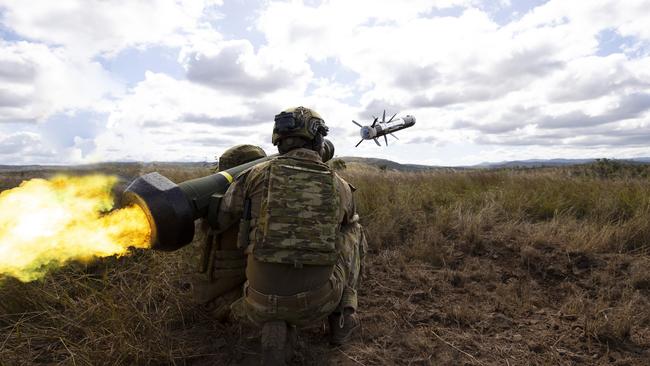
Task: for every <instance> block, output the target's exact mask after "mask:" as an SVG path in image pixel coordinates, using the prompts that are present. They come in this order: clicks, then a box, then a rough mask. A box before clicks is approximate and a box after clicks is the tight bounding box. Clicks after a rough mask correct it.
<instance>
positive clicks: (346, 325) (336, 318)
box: [327, 309, 361, 346]
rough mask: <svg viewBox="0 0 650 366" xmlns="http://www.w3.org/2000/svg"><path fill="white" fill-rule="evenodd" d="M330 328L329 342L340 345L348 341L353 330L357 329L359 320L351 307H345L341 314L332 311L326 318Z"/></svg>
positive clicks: (359, 324)
mask: <svg viewBox="0 0 650 366" xmlns="http://www.w3.org/2000/svg"><path fill="white" fill-rule="evenodd" d="M327 320H328V322H329V329H330V344H331V345H333V346H341V345H343V344H345V343H347V342H349V341H350V338H352V335H353V334H354V331H355V330H357V329H359V327H360V326H361V322H360V321H359V318H358V317H357V314H355V312H354V310H352V309H345V310H344V311H343V314H341V313H332V314H330V315H329V317H328V318H327Z"/></svg>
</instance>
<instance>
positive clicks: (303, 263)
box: [219, 148, 365, 327]
mask: <svg viewBox="0 0 650 366" xmlns="http://www.w3.org/2000/svg"><path fill="white" fill-rule="evenodd" d="M283 159H284V160H283ZM278 163H279V164H280V165H282V166H293V165H296V164H301V163H305V164H312V165H311V166H313V167H321V168H322V169H323V172H327V173H328V174H330V175H331V176H332V177H333V184H332V187H333V191H332V192H331V201H332V202H331V203H332V204H330V205H329V206H328V207H332V208H333V210H334V212H333V213H332V217H333V218H334V219H333V220H334V221H333V224H332V225H331V228H332V230H331V231H329V230H328V227H327V226H326V225H325V226H324V225H322V222H320V221H318V220H317V221H316V222H314V223H313V224H312V225H317V226H318V225H320V226H318V230H320V232H321V235H317V236H316V237H314V238H313V242H312V243H303V245H306V246H309V245H314V246H316V245H319V243H320V242H327V241H330V240H331V243H332V246H333V248H332V251H331V252H327V251H324V252H314V251H308V252H305V251H303V252H301V253H302V254H300V256H299V257H298V258H296V257H295V256H296V254H295V253H293V254H291V255H287V254H286V253H285V252H283V251H282V250H280V249H278V248H281V247H282V246H283V245H285V244H287V245H289V246H290V244H291V243H292V238H291V237H290V234H289V233H292V234H291V235H292V236H293V237H294V238H293V242H296V241H297V240H298V239H295V237H296V236H300V230H302V229H304V227H300V226H299V225H297V223H300V222H302V223H306V222H309V219H310V218H309V213H305V212H304V210H301V209H300V207H297V208H296V207H293V209H291V205H292V199H291V198H292V197H294V196H292V195H295V196H296V197H297V196H298V195H302V196H303V198H305V197H306V198H307V199H312V200H316V202H312V203H314V204H315V206H316V207H318V206H319V205H320V204H324V203H326V202H321V201H317V200H318V199H320V198H319V197H328V196H318V195H315V194H314V192H315V191H316V190H318V189H320V188H319V187H323V186H324V185H311V184H309V183H305V182H304V181H302V183H301V185H302V186H295V188H294V189H293V190H285V192H282V194H284V199H283V201H284V202H285V206H286V207H287V209H288V210H289V212H294V213H295V220H288V221H286V222H279V223H278V222H271V223H262V224H260V222H259V221H260V220H266V219H265V216H264V215H263V210H264V209H265V208H264V207H263V205H266V203H265V202H266V201H265V196H266V195H267V194H269V195H270V193H268V192H269V184H270V182H271V179H272V175H271V174H270V170H271V169H272V167H273V166H274V164H275V165H276V166H277V164H278ZM298 169H303V170H304V169H307V168H300V167H298ZM307 170H309V169H307ZM307 170H304V171H307ZM311 170H313V168H312V169H311ZM293 178H296V177H293ZM287 179H288V180H289V181H291V177H289V178H287ZM296 180H297V181H299V182H300V179H299V177H297V178H296ZM274 184H277V182H275V183H274ZM289 184H290V183H289ZM325 186H326V185H325ZM287 191H288V192H287ZM352 191H353V188H352V187H351V186H350V185H349V184H348V183H347V182H345V180H343V179H342V178H341V177H339V176H338V175H337V174H336V173H334V172H333V171H331V169H330V168H329V167H328V166H327V165H325V164H323V163H322V159H321V157H320V155H319V154H318V153H316V152H315V151H313V150H310V149H305V148H298V149H294V150H291V151H289V152H287V153H286V154H283V155H281V156H280V157H279V158H276V159H274V160H272V161H269V162H265V163H262V164H259V165H257V166H255V167H253V168H251V169H250V170H248V171H246V172H244V173H242V174H241V175H240V176H239V177H237V179H236V180H235V182H234V183H233V184H232V185H231V186H230V188H229V189H228V191H227V192H226V194H225V196H224V198H223V199H222V201H221V206H220V209H219V227H221V228H229V227H232V224H234V223H236V222H238V220H239V219H240V218H241V217H242V213H243V208H244V203H245V202H246V200H247V199H248V200H250V216H251V222H252V223H253V225H252V226H251V228H250V231H249V232H248V238H249V240H250V241H249V242H250V243H251V244H250V245H248V247H247V248H246V253H247V254H248V259H247V267H246V275H247V279H248V281H247V282H246V285H245V290H244V291H245V292H244V297H242V298H241V299H240V300H238V301H237V302H236V303H235V304H233V310H234V312H235V314H236V315H239V316H243V317H245V318H247V319H248V320H250V321H252V322H253V323H255V324H258V325H261V324H264V323H267V322H270V321H277V320H282V321H286V322H287V323H288V324H290V325H295V326H300V327H302V326H308V325H310V324H314V323H315V322H318V321H320V320H322V319H324V318H325V317H327V316H328V315H329V314H331V313H332V312H335V311H339V312H341V311H342V310H343V309H344V308H347V309H351V310H353V311H354V310H356V308H357V287H358V284H359V272H360V266H361V262H362V255H363V251H364V250H363V248H365V237H364V236H363V230H362V228H361V226H360V224H359V223H358V215H357V214H356V209H355V204H354V200H353V197H352ZM310 195H312V196H310ZM264 225H266V226H269V227H270V226H273V225H275V226H277V228H276V230H275V232H276V233H278V232H280V233H281V232H283V230H284V231H286V233H287V234H286V237H285V238H282V237H279V238H277V237H276V238H270V239H271V241H273V242H274V243H275V244H274V245H275V248H273V249H268V248H266V247H256V243H258V244H257V245H258V246H259V242H260V241H259V235H261V233H260V232H259V229H258V228H259V227H265V226H264ZM312 229H313V228H312ZM306 230H309V228H307V229H306ZM270 231H273V230H270ZM330 236H331V237H330Z"/></svg>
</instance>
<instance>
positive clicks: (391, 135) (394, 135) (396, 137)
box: [390, 133, 399, 140]
mask: <svg viewBox="0 0 650 366" xmlns="http://www.w3.org/2000/svg"><path fill="white" fill-rule="evenodd" d="M390 135H391V136H393V137H394V138H395V139H396V140H399V139H398V138H397V136H395V135H393V134H392V133H391V134H390Z"/></svg>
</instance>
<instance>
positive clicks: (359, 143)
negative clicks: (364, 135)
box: [354, 139, 363, 147]
mask: <svg viewBox="0 0 650 366" xmlns="http://www.w3.org/2000/svg"><path fill="white" fill-rule="evenodd" d="M362 142H363V139H361V141H359V142H358V143H357V144H356V145H354V147H358V146H359V145H361V143H362Z"/></svg>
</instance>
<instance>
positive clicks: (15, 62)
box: [0, 40, 121, 122]
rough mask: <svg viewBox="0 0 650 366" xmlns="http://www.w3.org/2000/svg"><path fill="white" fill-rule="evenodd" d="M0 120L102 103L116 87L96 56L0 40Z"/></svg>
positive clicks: (37, 116)
mask: <svg viewBox="0 0 650 366" xmlns="http://www.w3.org/2000/svg"><path fill="white" fill-rule="evenodd" d="M0 65H2V66H3V67H7V69H4V70H6V71H4V72H0V91H1V92H0V112H1V115H0V122H37V121H42V120H44V119H46V118H47V117H49V116H51V115H53V114H55V113H57V112H62V111H66V110H74V109H86V108H97V109H101V108H105V106H103V105H104V104H105V103H104V102H103V101H104V100H105V98H106V97H107V96H111V95H117V94H119V93H120V92H121V87H120V86H119V85H118V84H117V83H116V82H115V81H114V80H113V78H112V77H111V75H109V73H108V72H106V70H104V69H103V68H102V66H101V65H100V64H99V63H98V62H94V61H90V60H78V59H72V58H70V57H69V55H68V54H67V53H66V52H65V50H63V49H61V48H50V47H47V46H45V45H42V44H36V43H31V42H26V41H20V42H5V41H2V40H0Z"/></svg>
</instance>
